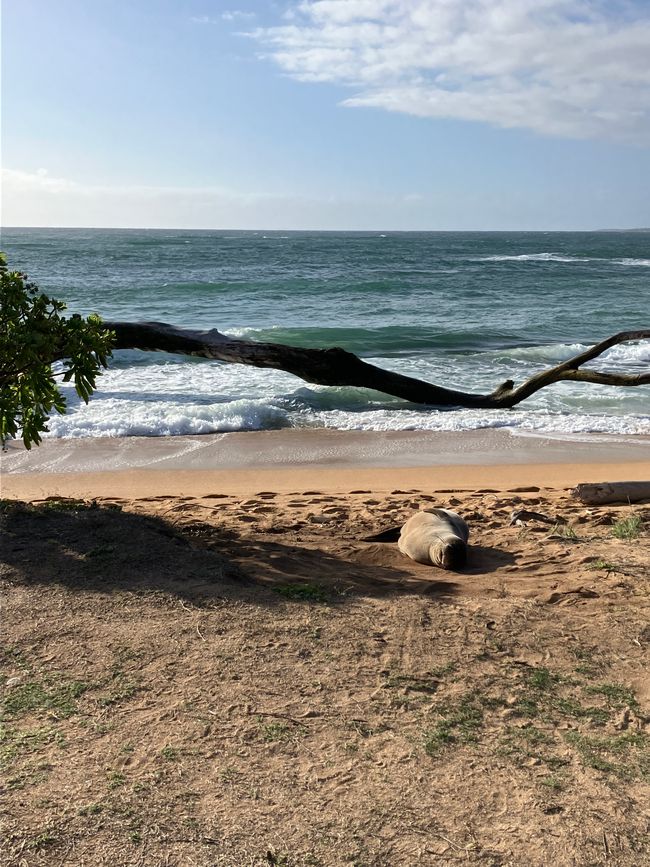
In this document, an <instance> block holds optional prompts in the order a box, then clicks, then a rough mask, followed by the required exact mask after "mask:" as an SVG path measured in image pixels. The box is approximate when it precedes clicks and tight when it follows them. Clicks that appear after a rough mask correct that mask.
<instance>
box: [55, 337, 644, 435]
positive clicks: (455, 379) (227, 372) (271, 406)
mask: <svg viewBox="0 0 650 867" xmlns="http://www.w3.org/2000/svg"><path fill="white" fill-rule="evenodd" d="M584 348H585V347H584V346H582V345H581V344H554V345H552V346H542V347H528V348H520V349H512V350H503V351H494V352H490V353H482V354H480V355H479V356H476V355H474V356H471V357H467V358H463V357H461V358H459V357H458V356H448V355H445V354H440V355H438V356H437V357H433V356H431V357H423V356H418V357H412V358H406V359H404V358H389V359H379V358H378V359H376V363H377V364H378V365H379V366H380V367H385V368H387V369H393V370H397V371H399V372H401V373H403V374H406V375H412V376H415V377H419V378H422V379H424V380H428V381H430V382H438V383H445V384H448V385H451V386H452V387H457V388H459V389H465V390H468V391H482V392H489V391H491V390H492V389H493V388H494V386H495V385H496V384H497V383H498V382H500V381H503V380H505V379H506V378H510V377H513V378H514V379H516V380H517V381H518V382H521V381H522V380H523V379H524V378H526V377H527V376H529V375H530V374H531V373H532V372H534V371H535V370H537V369H539V367H540V366H544V364H546V363H555V362H557V361H561V360H564V359H565V358H568V357H570V356H571V355H574V354H575V353H576V352H580V351H581V350H582V349H584ZM138 359H139V360H138ZM648 361H650V341H644V342H639V343H635V344H625V345H621V346H617V347H613V348H612V349H611V350H610V351H609V352H608V353H607V355H606V356H604V357H603V366H605V367H607V368H610V369H611V368H615V369H617V370H628V371H631V370H637V369H645V366H647V364H648ZM63 391H64V393H65V395H66V398H67V400H68V407H69V411H68V413H67V414H66V415H64V416H58V415H57V416H54V417H53V418H52V419H51V421H50V436H52V437H97V436H110V437H124V436H169V435H178V434H203V433H216V432H225V431H236V430H259V429H270V428H283V427H288V426H292V427H310V426H316V427H329V428H337V427H338V428H342V429H346V430H351V429H361V430H384V431H385V430H413V429H421V430H437V431H460V430H476V429H479V428H491V427H503V428H507V429H509V430H512V431H515V430H517V431H519V430H521V431H526V430H527V431H531V432H539V433H547V434H551V433H554V432H557V433H559V434H563V435H565V434H576V433H585V434H586V433H601V434H624V435H634V434H643V435H647V434H649V433H650V413H649V410H650V399H649V398H650V389H648V388H645V387H640V388H634V389H616V388H613V387H603V386H591V385H588V384H584V383H572V382H566V383H559V384H556V385H554V386H552V387H551V388H548V389H544V390H543V391H540V392H538V393H537V394H536V395H534V396H533V397H532V398H531V399H530V400H528V401H526V403H525V404H522V405H521V406H520V407H519V408H517V409H516V410H514V411H496V412H495V411H484V410H469V409H459V410H445V411H436V410H431V409H427V408H425V407H417V406H413V405H410V404H406V403H403V402H402V401H399V400H398V399H397V398H391V397H389V396H386V395H382V394H380V393H379V392H372V391H368V390H366V389H361V388H351V387H340V388H328V387H325V386H308V385H306V384H305V383H304V382H303V381H302V380H300V379H298V378H297V377H295V376H292V375H291V374H288V373H285V372H283V371H277V370H260V369H258V368H254V367H250V366H245V365H236V364H232V365H225V364H219V363H211V362H197V361H188V360H165V361H163V362H158V363H148V364H147V363H143V361H142V359H141V358H139V356H136V355H135V354H134V353H116V366H115V367H113V368H111V369H110V370H109V371H107V372H106V373H105V374H104V375H103V376H101V377H100V378H99V380H98V390H97V392H96V394H95V396H94V397H93V398H92V399H91V401H90V403H89V405H87V406H86V405H85V404H83V403H81V402H80V401H79V399H78V398H77V397H76V395H75V394H74V389H73V388H72V387H71V386H70V385H64V386H63Z"/></svg>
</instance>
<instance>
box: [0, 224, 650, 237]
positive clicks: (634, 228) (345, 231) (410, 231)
mask: <svg viewBox="0 0 650 867" xmlns="http://www.w3.org/2000/svg"><path fill="white" fill-rule="evenodd" d="M12 229H21V230H22V229H45V230H54V231H56V230H70V229H72V230H80V231H81V230H83V231H93V232H123V231H132V232H249V233H256V234H259V233H261V232H291V233H294V234H297V233H300V232H302V233H304V232H319V233H332V234H335V233H339V234H362V233H364V234H365V233H369V232H372V233H379V234H385V233H387V232H390V233H391V234H392V235H408V234H416V233H418V234H444V233H448V234H460V233H463V232H465V233H476V234H479V233H484V234H489V233H503V234H515V233H518V234H524V233H531V234H533V233H538V234H539V233H544V234H550V233H559V232H562V233H570V232H575V233H584V232H650V226H629V227H626V228H614V227H606V228H598V229H594V228H588V229H584V228H583V229H386V228H369V229H317V228H313V227H310V228H303V229H289V228H281V229H265V228H256V229H241V228H237V227H230V228H224V227H223V226H221V227H219V226H205V227H196V226H194V227H192V228H184V227H178V226H0V232H3V231H6V230H12Z"/></svg>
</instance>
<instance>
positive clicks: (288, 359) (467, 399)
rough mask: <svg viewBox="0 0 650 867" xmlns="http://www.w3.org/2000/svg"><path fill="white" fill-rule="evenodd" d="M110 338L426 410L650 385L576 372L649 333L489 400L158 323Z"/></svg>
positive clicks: (325, 357)
mask: <svg viewBox="0 0 650 867" xmlns="http://www.w3.org/2000/svg"><path fill="white" fill-rule="evenodd" d="M103 325H104V327H105V328H108V329H110V330H111V331H113V332H114V334H115V338H116V339H115V343H114V347H113V348H114V349H142V350H147V351H164V352H173V353H180V354H182V355H193V356H199V357H202V358H212V359H215V360H217V361H225V362H229V363H232V364H250V365H253V366H254V367H270V368H274V369H276V370H285V371H287V372H288V373H293V374H294V375H295V376H298V377H300V378H301V379H304V380H305V381H306V382H310V383H314V384H316V385H334V386H336V385H349V386H357V387H360V388H371V389H373V390H375V391H380V392H383V393H384V394H390V395H392V396H393V397H399V398H402V399H403V400H407V401H410V402H412V403H424V404H430V405H432V406H463V407H473V408H478V409H508V408H510V407H512V406H515V405H516V404H518V403H520V402H521V401H522V400H525V399H526V398H528V397H530V396H531V395H533V394H535V392H537V391H539V390H540V389H541V388H546V386H549V385H552V384H553V383H555V382H564V381H572V382H589V383H594V384H597V385H615V386H637V385H648V384H650V372H648V373H642V374H622V373H606V372H600V371H595V370H581V369H580V367H581V366H582V365H583V364H585V363H586V362H588V361H592V360H593V359H594V358H597V357H598V356H599V355H602V353H603V352H605V351H606V350H607V349H610V348H611V347H612V346H616V345H617V344H619V343H626V342H628V341H630V340H646V339H649V338H650V329H644V330H641V331H622V332H620V333H619V334H614V335H613V336H612V337H608V338H607V339H606V340H602V341H601V342H600V343H597V344H596V345H595V346H592V347H591V348H590V349H588V350H586V351H585V352H582V353H580V354H579V355H575V356H574V357H573V358H570V359H569V360H568V361H563V362H562V363H561V364H558V365H556V366H555V367H552V368H549V369H548V370H544V371H541V372H540V373H537V374H535V375H534V376H531V377H530V379H527V380H526V381H525V382H523V383H522V384H521V385H519V386H515V384H514V382H512V381H511V380H508V381H507V382H504V383H503V384H502V385H500V386H499V387H498V388H496V389H495V390H494V391H493V392H491V393H490V394H474V393H472V392H466V391H458V390H456V389H452V388H444V387H442V386H439V385H433V384H432V383H428V382H423V381H422V380H419V379H414V378H413V377H410V376H402V375H401V374H399V373H393V372H392V371H389V370H384V369H382V368H380V367H375V365H373V364H368V363H367V362H366V361H362V360H361V359H360V358H358V357H357V356H356V355H353V354H352V353H351V352H346V350H344V349H340V348H339V347H334V348H332V349H303V348H301V347H298V346H286V345H284V344H281V343H256V342H254V341H251V340H239V339H237V338H232V337H227V336H226V335H224V334H221V332H219V331H217V330H216V329H211V330H209V331H195V330H190V329H184V328H176V327H175V326H173V325H167V324H165V323H164V322H104V323H103Z"/></svg>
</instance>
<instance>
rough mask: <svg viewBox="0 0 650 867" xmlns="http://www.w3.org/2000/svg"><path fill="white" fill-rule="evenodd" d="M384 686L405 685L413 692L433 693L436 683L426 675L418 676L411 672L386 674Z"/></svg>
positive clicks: (389, 687)
mask: <svg viewBox="0 0 650 867" xmlns="http://www.w3.org/2000/svg"><path fill="white" fill-rule="evenodd" d="M384 686H386V687H387V688H388V689H391V688H394V687H400V686H401V687H405V688H406V689H407V690H411V691H413V692H425V693H434V692H435V691H436V689H437V688H438V685H437V684H436V683H435V682H434V681H433V680H432V679H429V678H428V677H418V676H417V675H413V674H391V675H389V676H388V678H387V680H386V682H385V684H384Z"/></svg>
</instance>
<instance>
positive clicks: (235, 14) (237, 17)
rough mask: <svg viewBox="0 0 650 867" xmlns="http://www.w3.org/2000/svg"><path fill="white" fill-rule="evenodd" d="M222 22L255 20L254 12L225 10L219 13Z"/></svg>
mask: <svg viewBox="0 0 650 867" xmlns="http://www.w3.org/2000/svg"><path fill="white" fill-rule="evenodd" d="M221 17H222V18H223V20H224V21H246V20H250V19H251V18H255V13H254V12H244V11H243V10H242V9H226V11H225V12H222V13H221Z"/></svg>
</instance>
